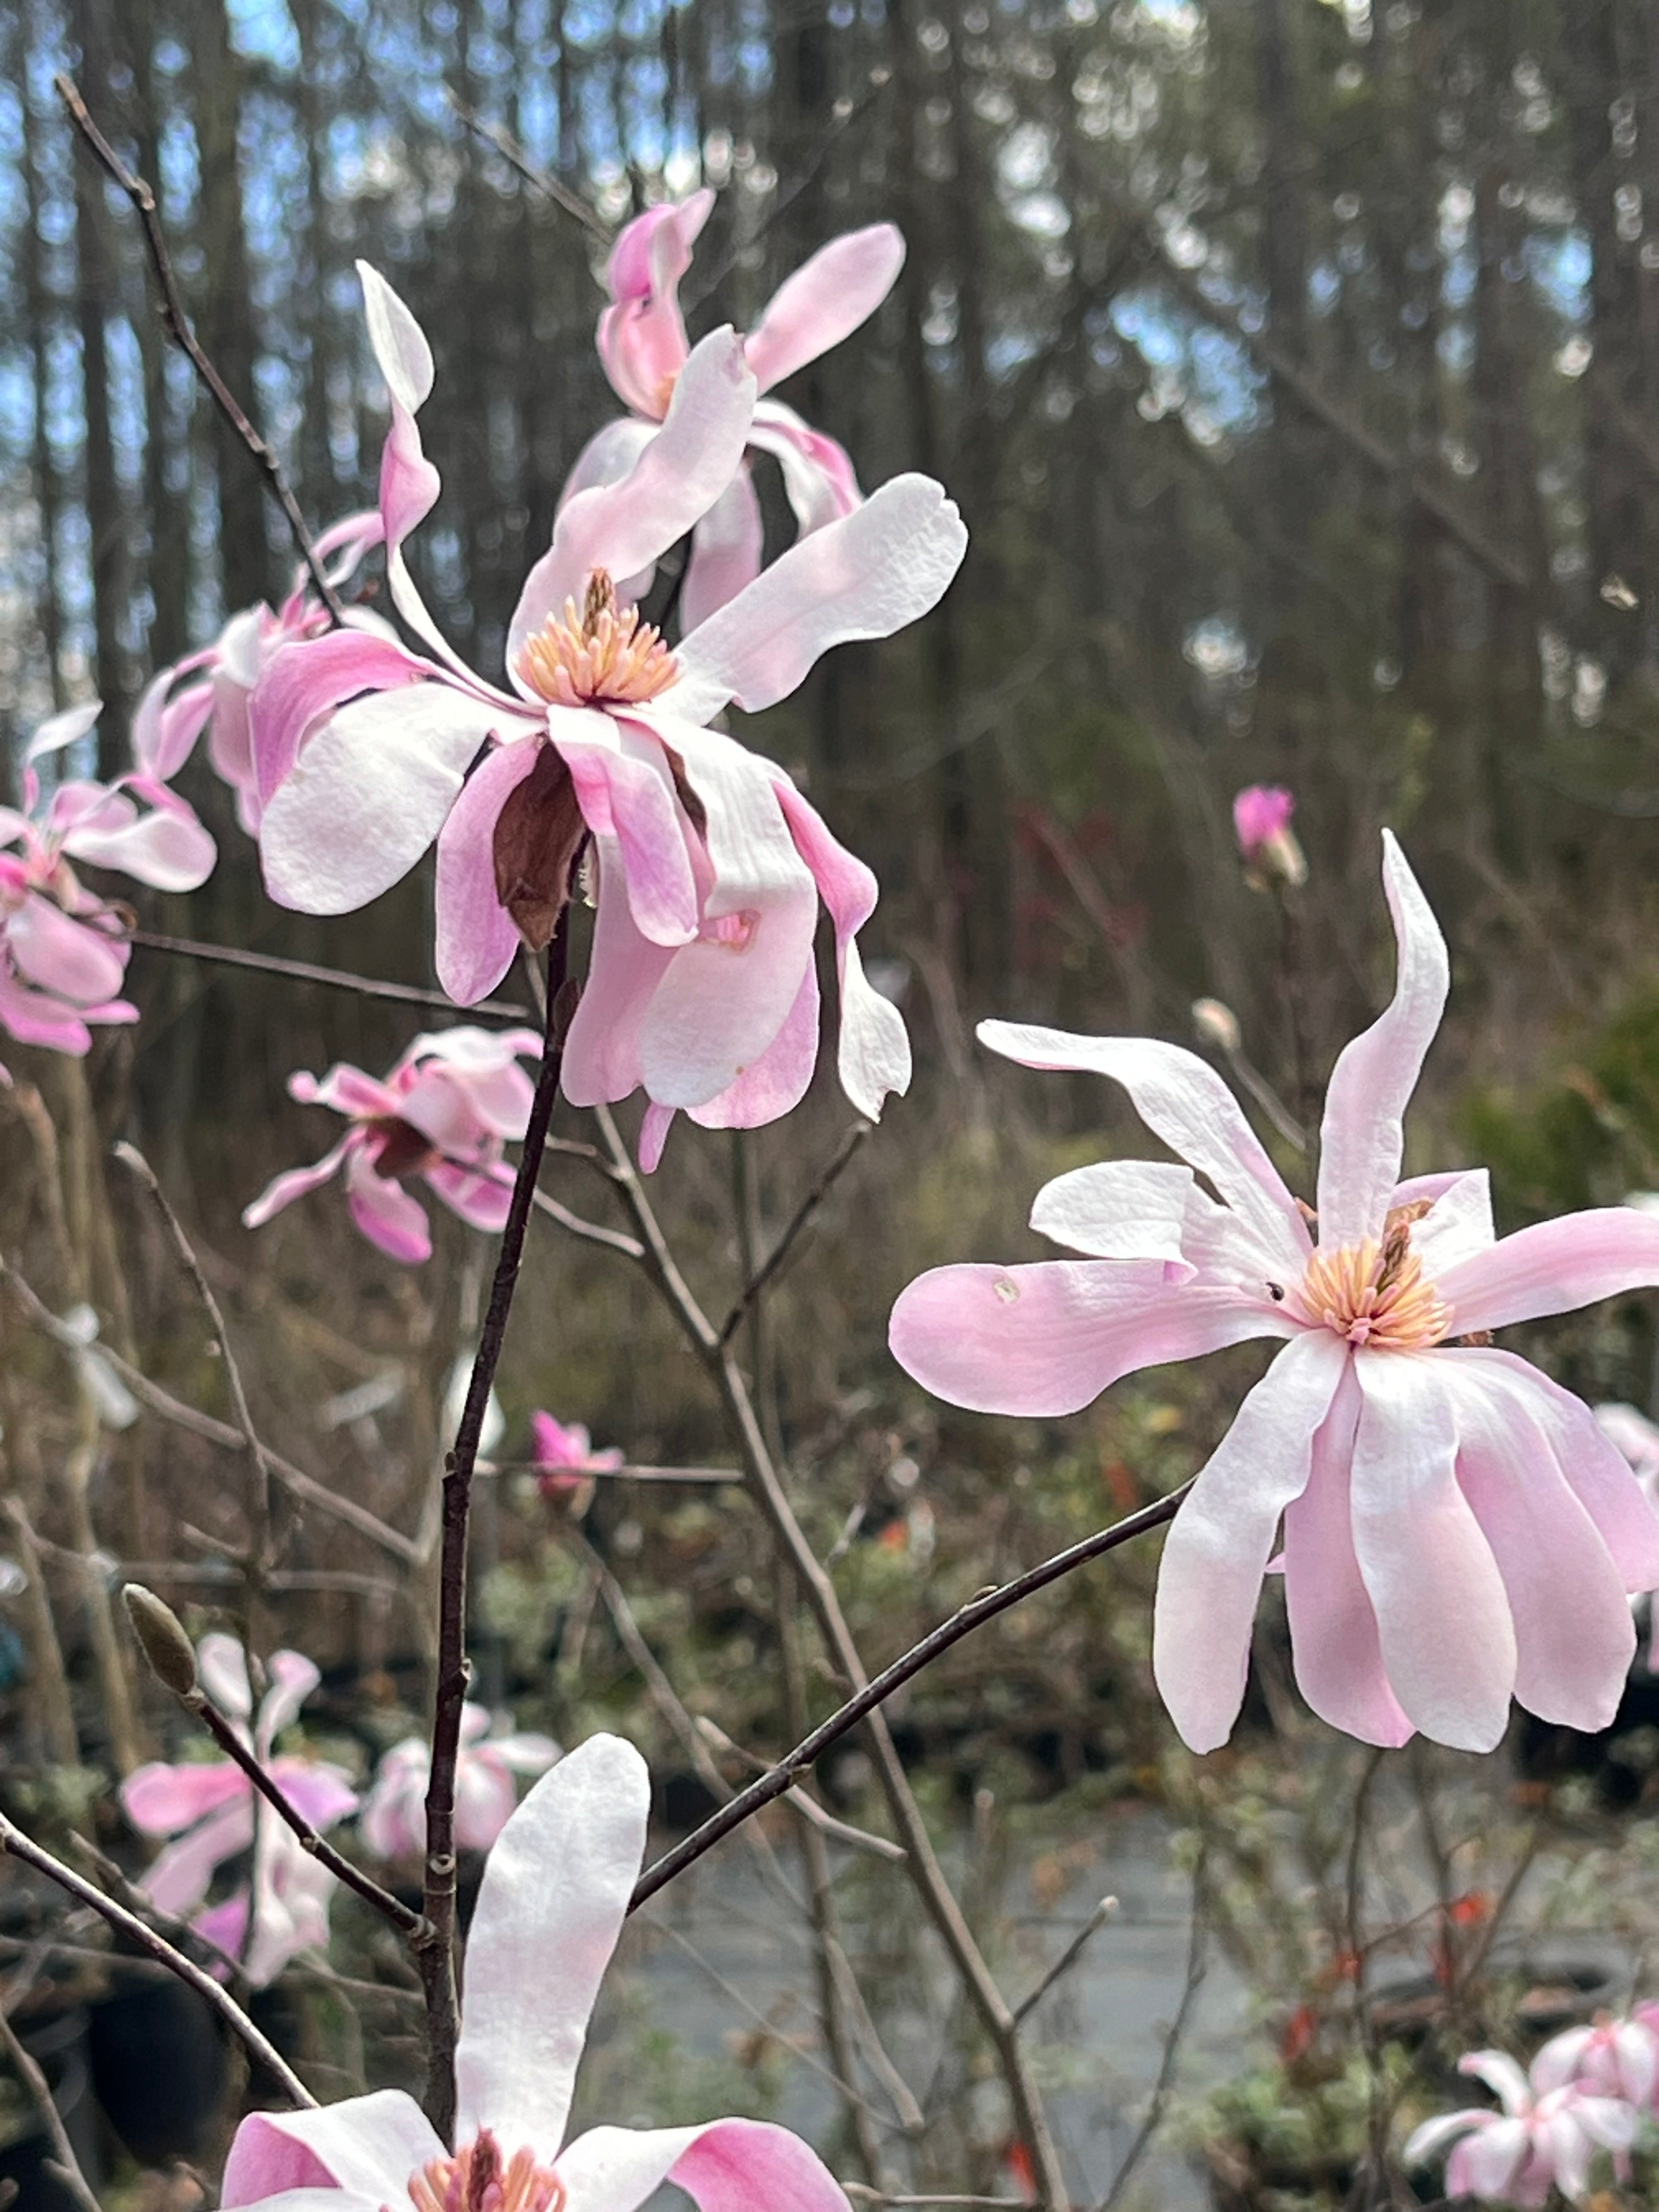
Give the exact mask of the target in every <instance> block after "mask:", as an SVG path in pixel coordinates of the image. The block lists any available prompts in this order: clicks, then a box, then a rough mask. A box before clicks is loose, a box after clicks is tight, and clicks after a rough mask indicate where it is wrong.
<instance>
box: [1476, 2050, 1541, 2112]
mask: <svg viewBox="0 0 1659 2212" xmlns="http://www.w3.org/2000/svg"><path fill="white" fill-rule="evenodd" d="M1457 2070H1458V2072H1459V2073H1460V2074H1468V2075H1472V2076H1473V2078H1474V2080H1475V2081H1484V2082H1485V2083H1486V2087H1488V2088H1489V2089H1490V2090H1491V2091H1492V2094H1493V2096H1494V2097H1496V2098H1497V2099H1498V2102H1499V2103H1500V2104H1501V2105H1502V2106H1503V2107H1504V2112H1505V2113H1506V2115H1507V2116H1508V2117H1509V2118H1510V2119H1517V2118H1522V2117H1523V2116H1524V2115H1525V2114H1526V2113H1528V2112H1530V2111H1531V2110H1532V2103H1533V2098H1532V2085H1531V2083H1530V2082H1529V2081H1528V2079H1527V2077H1526V2075H1525V2074H1524V2073H1523V2072H1522V2069H1521V2067H1520V2066H1519V2065H1518V2064H1517V2063H1516V2061H1515V2060H1514V2059H1513V2058H1511V2057H1510V2054H1509V2052H1508V2051H1466V2052H1465V2053H1464V2055H1463V2056H1462V2058H1460V2059H1459V2060H1458V2062H1457ZM1486 2117H1487V2118H1491V2115H1490V2114H1488V2115H1486Z"/></svg>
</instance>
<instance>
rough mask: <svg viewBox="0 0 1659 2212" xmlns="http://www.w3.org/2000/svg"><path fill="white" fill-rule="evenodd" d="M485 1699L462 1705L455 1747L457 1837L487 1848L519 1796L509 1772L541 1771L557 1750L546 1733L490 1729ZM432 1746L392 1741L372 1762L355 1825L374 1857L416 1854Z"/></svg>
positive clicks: (472, 1847)
mask: <svg viewBox="0 0 1659 2212" xmlns="http://www.w3.org/2000/svg"><path fill="white" fill-rule="evenodd" d="M489 1726H490V1723H489V1713H488V1711H486V1710H485V1708H484V1707H483V1705H463V1706H462V1708H461V1743H460V1749H459V1751H458V1752H457V1753H456V1755H455V1840H456V1842H457V1843H458V1844H460V1846H461V1848H462V1850H469V1851H487V1850H489V1846H490V1845H491V1844H493V1843H494V1842H495V1838H496V1837H497V1836H499V1835H500V1834H501V1830H502V1829H503V1828H504V1827H505V1826H507V1821H508V1820H510V1819H511V1818H512V1815H513V1807H514V1805H516V1804H517V1802H518V1796H519V1793H518V1789H517V1785H516V1784H515V1783H514V1781H513V1777H514V1776H515V1775H518V1774H545V1773H546V1771H547V1770H548V1768H549V1767H550V1766H551V1765H552V1764H553V1762H554V1760H555V1759H556V1758H557V1757H558V1755H559V1747H558V1745H557V1744H556V1743H555V1742H554V1741H553V1739H552V1737H551V1736H550V1735H507V1734H503V1735H491V1734H490V1733H489ZM431 1779H432V1747H431V1745H430V1744H429V1743H428V1741H427V1740H426V1738H425V1737H424V1736H419V1735H411V1736H405V1737H404V1740H403V1741H402V1742H401V1743H394V1744H393V1745H392V1748H391V1750H390V1751H388V1752H387V1753H386V1756H385V1757H384V1758H383V1759H381V1761H380V1765H379V1767H378V1768H377V1769H376V1770H375V1775H374V1788H373V1789H372V1790H370V1791H369V1793H368V1796H367V1797H366V1798H365V1799H364V1801H363V1810H362V1819H361V1820H359V1822H358V1832H359V1833H360V1834H361V1835H362V1839H363V1841H364V1843H365V1844H367V1845H368V1848H369V1850H371V1851H373V1852H374V1856H375V1857H377V1858H382V1859H398V1858H418V1857H419V1856H420V1855H421V1853H422V1851H423V1850H425V1849H426V1792H427V1785H428V1783H429V1782H430V1781H431Z"/></svg>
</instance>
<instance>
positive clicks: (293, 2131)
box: [219, 2089, 445, 2212]
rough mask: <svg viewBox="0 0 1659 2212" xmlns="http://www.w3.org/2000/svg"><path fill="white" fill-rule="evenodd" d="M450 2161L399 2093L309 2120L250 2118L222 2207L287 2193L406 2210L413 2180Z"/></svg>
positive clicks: (354, 2100) (326, 2109)
mask: <svg viewBox="0 0 1659 2212" xmlns="http://www.w3.org/2000/svg"><path fill="white" fill-rule="evenodd" d="M444 2155H445V2152H444V2147H443V2145H442V2143H441V2142H439V2140H438V2137H437V2136H436V2134H435V2132H434V2130H433V2127H432V2123H431V2122H430V2121H429V2120H428V2118H427V2117H426V2115H425V2113H424V2112H422V2110H421V2108H420V2106H418V2105H417V2104H416V2102H415V2100H414V2099H413V2098H412V2097H409V2096H405V2095H404V2092H403V2091H402V2090H401V2089H376V2090H375V2091H374V2093H373V2094H372V2095H370V2096H367V2097H347V2098H345V2099H344V2100H343V2101H342V2102H341V2103H339V2104H337V2105H321V2106H318V2107H316V2109H315V2110H313V2111H310V2112H250V2113H249V2114H248V2116H247V2118H246V2119H245V2120H244V2121H243V2122H242V2124H241V2125H240V2127H239V2128H238V2129H237V2130H236V2136H235V2140H234V2142H233V2143H232V2144H231V2146H230V2155H229V2157H228V2159H227V2160H225V2175H224V2179H223V2181H222V2183H221V2184H220V2189H219V2201H220V2203H221V2204H222V2206H224V2207H225V2212H233V2208H234V2207H237V2206H240V2205H244V2204H257V2203H260V2202H261V2201H262V2200H263V2199H264V2198H265V2197H276V2196H279V2195H282V2194H283V2193H284V2192H285V2191H289V2190H312V2189H319V2190H320V2189H337V2190H344V2191H351V2192H353V2193H355V2194H357V2195H360V2196H362V2197H366V2198H368V2200H370V2202H372V2203H387V2204H400V2203H404V2202H405V2201H406V2200H407V2196H408V2190H409V2177H410V2174H411V2173H413V2172H415V2171H416V2168H417V2167H419V2166H424V2165H425V2164H426V2163H427V2161H428V2160H429V2159H435V2158H441V2157H443V2156H444ZM295 2212H299V2208H298V2207H297V2206H296V2207H295ZM340 2212H346V2208H345V2207H344V2206H342V2207H341V2208H340Z"/></svg>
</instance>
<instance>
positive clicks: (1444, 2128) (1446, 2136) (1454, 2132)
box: [1400, 2106, 1497, 2166]
mask: <svg viewBox="0 0 1659 2212" xmlns="http://www.w3.org/2000/svg"><path fill="white" fill-rule="evenodd" d="M1496 2117H1497V2116H1496V2114H1495V2113H1492V2112H1487V2111H1486V2108H1485V2107H1484V2106H1468V2107H1466V2108H1465V2109H1464V2110H1463V2111H1462V2112H1442V2113H1440V2114H1439V2115H1438V2116H1437V2118H1434V2119H1432V2120H1425V2121H1424V2123H1423V2124H1422V2125H1421V2127H1419V2128H1413V2130H1412V2132H1411V2134H1410V2135H1409V2136H1407V2138H1406V2145H1405V2148H1404V2149H1403V2150H1402V2151H1401V2154H1400V2155H1401V2160H1402V2161H1403V2162H1404V2163H1405V2164H1406V2165H1407V2166H1421V2165H1423V2164H1424V2163H1425V2162H1426V2160H1429V2159H1431V2158H1434V2157H1437V2155H1438V2154H1439V2153H1440V2152H1441V2151H1443V2149H1444V2148H1446V2145H1447V2144H1448V2143H1449V2142H1455V2140H1456V2138H1457V2137H1458V2136H1461V2135H1464V2134H1467V2133H1468V2130H1469V2129H1470V2128H1472V2127H1476V2126H1480V2127H1490V2126H1491V2125H1492V2123H1493V2121H1494V2119H1495V2118H1496Z"/></svg>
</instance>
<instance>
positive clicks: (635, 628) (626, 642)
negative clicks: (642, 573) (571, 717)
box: [519, 568, 679, 707]
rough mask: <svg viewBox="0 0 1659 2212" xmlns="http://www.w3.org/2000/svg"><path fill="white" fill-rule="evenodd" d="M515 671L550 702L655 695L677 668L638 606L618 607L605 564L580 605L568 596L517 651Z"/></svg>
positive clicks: (586, 703) (565, 704)
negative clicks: (561, 606) (517, 659)
mask: <svg viewBox="0 0 1659 2212" xmlns="http://www.w3.org/2000/svg"><path fill="white" fill-rule="evenodd" d="M519 674H520V676H521V677H522V678H524V680H525V682H526V684H528V685H529V686H530V688H531V690H532V691H534V692H535V693H537V695H538V696H539V697H541V698H543V699H545V700H546V701H547V702H548V703H549V705H550V706H554V707H587V706H591V705H592V704H593V703H594V702H596V701H615V702H618V703H625V702H629V701H636V700H641V699H654V698H655V697H656V696H657V694H658V692H659V691H665V690H667V689H668V687H669V685H670V684H672V683H673V682H674V680H675V678H677V677H678V674H679V670H678V667H677V666H676V665H675V661H674V656H673V654H672V653H671V652H670V651H669V650H668V647H666V646H665V644H664V643H663V641H662V639H661V637H660V636H659V634H658V632H657V631H656V630H654V629H653V628H652V626H651V624H650V623H641V620H640V612H639V609H638V608H637V607H627V608H622V607H618V606H617V587H616V586H615V585H614V584H613V583H612V582H611V579H610V577H609V575H607V574H606V573H605V570H604V569H603V568H596V569H595V570H594V571H593V573H592V575H591V576H590V577H589V578H588V580H587V592H586V598H585V599H583V601H582V604H581V606H580V608H578V607H577V605H576V602H575V601H574V599H567V600H566V601H565V603H564V611H563V613H562V614H556V615H550V616H549V617H547V620H546V621H545V622H544V623H543V624H542V626H541V628H540V629H538V631H537V632H536V635H534V636H533V637H531V638H526V641H525V644H524V648H523V650H522V651H521V652H520V655H519Z"/></svg>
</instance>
